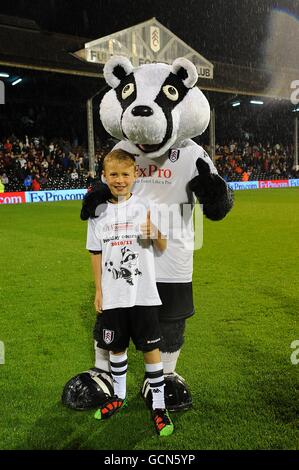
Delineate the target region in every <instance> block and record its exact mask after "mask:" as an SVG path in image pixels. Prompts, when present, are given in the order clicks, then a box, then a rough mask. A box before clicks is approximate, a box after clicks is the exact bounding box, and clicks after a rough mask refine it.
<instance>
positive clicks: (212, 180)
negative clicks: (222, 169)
mask: <svg viewBox="0 0 299 470" xmlns="http://www.w3.org/2000/svg"><path fill="white" fill-rule="evenodd" d="M196 167H197V170H198V175H197V176H195V178H193V179H192V180H191V181H190V182H189V188H190V189H191V191H193V192H194V193H195V195H196V196H197V197H198V199H199V201H200V203H202V204H204V203H205V199H209V202H210V201H211V200H217V199H218V198H219V197H221V196H223V194H226V192H227V186H226V183H225V181H224V179H223V178H221V176H219V175H217V174H214V173H211V170H210V166H209V164H208V163H206V162H205V161H204V160H203V159H202V158H198V160H197V162H196Z"/></svg>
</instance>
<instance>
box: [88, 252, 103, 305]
mask: <svg viewBox="0 0 299 470" xmlns="http://www.w3.org/2000/svg"><path fill="white" fill-rule="evenodd" d="M91 264H92V271H93V277H94V283H95V288H96V295H95V299H94V306H95V309H96V311H97V312H101V311H102V253H97V254H93V253H91Z"/></svg>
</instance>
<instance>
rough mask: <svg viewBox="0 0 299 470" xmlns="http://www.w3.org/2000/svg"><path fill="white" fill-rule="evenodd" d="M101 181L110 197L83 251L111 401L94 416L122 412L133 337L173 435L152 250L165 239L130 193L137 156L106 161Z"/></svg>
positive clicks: (162, 424)
mask: <svg viewBox="0 0 299 470" xmlns="http://www.w3.org/2000/svg"><path fill="white" fill-rule="evenodd" d="M103 176H104V177H105V180H106V182H107V185H108V186H109V189H110V191H111V194H112V198H111V199H110V200H109V201H108V202H107V203H105V204H100V205H99V206H98V208H97V211H96V215H97V217H96V218H95V219H89V221H88V234H87V249H88V250H89V251H90V252H91V253H92V265H93V271H94V277H95V284H96V296H95V307H96V310H97V312H99V314H100V315H101V328H100V336H99V337H98V338H97V340H98V346H99V347H100V348H102V349H106V350H109V357H110V365H111V375H112V378H113V383H114V396H113V397H112V398H110V399H108V400H107V402H106V403H105V404H104V406H102V407H101V408H100V409H99V410H98V411H97V412H96V414H95V417H96V418H97V419H106V418H109V417H110V416H112V415H113V414H114V413H115V412H117V411H118V410H119V409H121V408H122V407H123V406H124V405H125V404H126V401H125V398H126V372H127V348H128V346H129V341H130V338H132V340H133V342H134V344H135V346H136V349H138V350H141V351H142V352H143V355H144V362H145V370H146V373H147V376H148V378H149V382H150V386H151V391H152V396H153V409H152V418H153V421H154V424H155V428H156V431H157V432H158V434H159V435H160V436H168V435H170V434H172V432H173V424H172V422H171V420H170V418H169V415H168V412H167V410H166V409H165V400H164V375H163V364H162V362H161V358H160V350H159V345H160V342H161V337H160V328H159V321H158V306H159V305H161V300H160V297H159V294H158V291H157V287H156V280H155V268H154V251H153V246H154V247H155V249H156V250H158V251H160V252H162V251H164V250H165V249H166V246H167V240H166V239H165V238H163V237H162V235H161V233H160V231H159V230H158V229H157V228H156V227H155V226H154V225H153V224H152V223H151V216H150V209H149V202H148V201H144V200H141V199H139V198H138V197H137V196H135V195H133V194H132V193H131V188H132V186H133V184H134V182H135V180H136V178H137V170H136V165H135V157H134V156H133V155H131V154H129V153H127V152H125V151H124V150H121V149H117V150H113V151H112V152H110V153H109V154H108V155H107V156H106V157H105V159H104V163H103Z"/></svg>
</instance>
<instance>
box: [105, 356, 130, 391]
mask: <svg viewBox="0 0 299 470" xmlns="http://www.w3.org/2000/svg"><path fill="white" fill-rule="evenodd" d="M109 357H110V366H111V375H112V379H113V388H114V393H115V395H117V396H118V398H121V399H122V400H124V399H125V398H126V379H127V368H128V356H127V353H126V352H125V353H124V354H112V352H110V353H109Z"/></svg>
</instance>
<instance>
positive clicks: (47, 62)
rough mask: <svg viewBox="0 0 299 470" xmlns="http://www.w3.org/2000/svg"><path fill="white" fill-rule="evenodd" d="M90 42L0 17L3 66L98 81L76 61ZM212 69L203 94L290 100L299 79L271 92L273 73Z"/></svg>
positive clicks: (98, 72)
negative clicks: (293, 84)
mask: <svg viewBox="0 0 299 470" xmlns="http://www.w3.org/2000/svg"><path fill="white" fill-rule="evenodd" d="M161 26H163V25H161ZM165 29H166V28H165ZM96 41H97V40H96ZM90 42H91V39H90V38H82V37H78V36H70V35H66V34H60V33H49V32H47V31H43V30H41V29H40V27H39V26H38V25H37V24H36V23H35V22H34V21H33V20H26V19H23V18H16V17H8V16H3V15H0V65H2V66H11V67H20V68H27V69H31V70H40V71H45V72H56V73H63V74H71V75H80V76H86V77H99V76H102V65H99V64H97V63H90V62H86V61H85V60H83V59H81V60H79V59H78V57H76V56H75V55H74V54H75V52H76V51H78V50H80V49H82V48H84V45H85V44H86V43H90ZM92 42H94V41H92ZM190 49H191V48H190ZM213 65H214V74H213V79H212V80H207V79H204V78H200V79H199V81H198V85H199V87H200V88H202V89H203V90H209V91H216V92H222V93H223V92H225V93H235V94H244V95H256V96H269V97H275V98H283V99H289V98H290V83H291V82H292V80H296V79H298V71H297V70H296V69H294V70H290V69H289V70H285V71H284V74H285V75H284V77H285V80H284V85H283V86H280V88H277V87H276V88H275V87H274V88H273V87H271V76H273V73H275V70H274V71H272V72H271V71H270V70H265V69H263V70H261V69H257V68H253V67H252V68H250V67H245V66H240V65H234V64H227V63H220V62H215V61H213Z"/></svg>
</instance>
